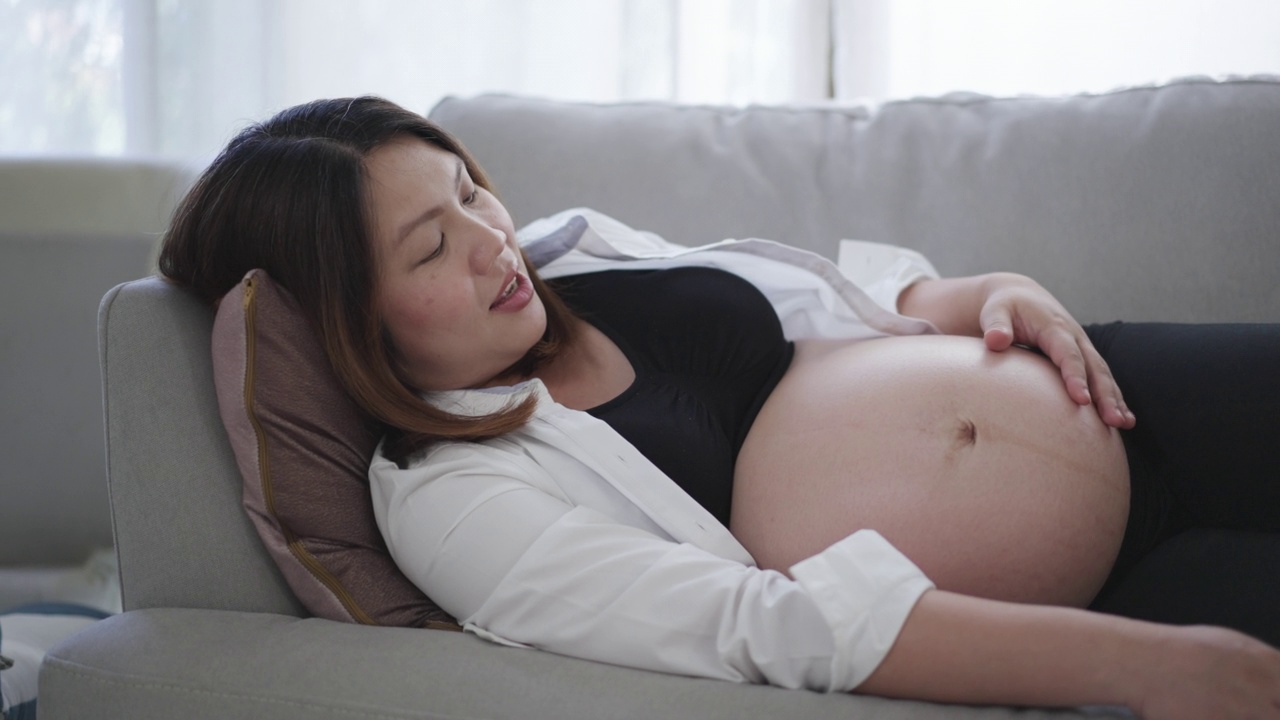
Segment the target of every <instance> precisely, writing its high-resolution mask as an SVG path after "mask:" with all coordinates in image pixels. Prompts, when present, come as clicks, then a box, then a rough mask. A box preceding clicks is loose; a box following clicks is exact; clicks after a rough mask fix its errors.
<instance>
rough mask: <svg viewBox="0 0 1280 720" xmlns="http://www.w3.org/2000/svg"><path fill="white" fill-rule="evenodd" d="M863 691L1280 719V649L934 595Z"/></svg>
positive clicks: (1241, 638)
mask: <svg viewBox="0 0 1280 720" xmlns="http://www.w3.org/2000/svg"><path fill="white" fill-rule="evenodd" d="M858 692H862V693H869V694H875V695H884V696H888V697H901V698H915V699H920V700H933V701H938V702H960V703H982V704H1004V705H1009V704H1014V705H1041V706H1075V705H1124V706H1127V707H1129V708H1131V709H1133V710H1134V711H1136V712H1138V713H1139V714H1140V715H1141V716H1142V717H1144V718H1148V719H1156V718H1183V717H1185V718H1198V717H1268V718H1270V717H1277V716H1280V652H1278V651H1277V650H1276V649H1275V648H1272V647H1270V646H1268V645H1266V644H1264V643H1261V642H1259V641H1257V640H1254V639H1252V638H1249V637H1246V636H1245V635H1242V634H1240V633H1237V632H1235V631H1232V630H1226V629H1223V628H1212V627H1175V626H1171V625H1160V624H1156V623H1148V622H1142V621H1137V620H1130V619H1126V618H1121V617H1116V616H1110V615H1104V614H1101V613H1094V612H1089V611H1086V610H1078V609H1075V608H1065V607H1051V606H1039V605H1023V604H1018V603H1007V602H998V601H993V600H983V599H979V598H973V597H968V596H964V595H957V594H955V593H949V592H944V591H940V590H932V591H929V592H926V593H925V594H924V595H923V596H921V598H920V601H919V602H918V603H917V605H916V607H915V609H913V610H912V613H911V615H910V616H909V617H908V618H907V622H906V624H905V625H903V627H902V630H901V632H900V634H899V635H898V638H897V640H896V641H895V643H894V645H893V648H892V649H891V650H890V651H889V654H888V655H887V656H886V657H885V659H884V661H883V662H882V663H881V664H880V666H879V667H878V668H877V669H876V671H875V672H874V673H872V674H871V676H870V677H869V678H867V680H866V681H865V682H863V683H862V685H860V686H859V687H858Z"/></svg>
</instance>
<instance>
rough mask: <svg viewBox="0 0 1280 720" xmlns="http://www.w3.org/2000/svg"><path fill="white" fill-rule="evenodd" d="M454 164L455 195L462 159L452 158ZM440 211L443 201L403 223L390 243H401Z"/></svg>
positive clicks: (458, 185)
mask: <svg viewBox="0 0 1280 720" xmlns="http://www.w3.org/2000/svg"><path fill="white" fill-rule="evenodd" d="M454 164H455V168H454V171H453V192H454V194H455V195H456V194H457V192H458V188H459V187H461V186H462V159H461V158H454ZM442 212H444V203H441V204H439V205H436V206H435V207H433V208H431V209H430V210H427V211H426V212H424V213H422V214H421V215H419V216H417V217H415V218H413V219H412V220H410V221H409V222H407V223H405V224H404V226H403V227H401V228H400V231H399V232H397V233H396V239H395V241H394V242H393V243H392V245H393V246H394V247H398V246H399V245H400V244H401V243H403V242H404V239H405V238H407V237H409V233H411V232H413V229H414V228H416V227H418V226H419V225H421V224H423V223H425V222H430V221H432V220H434V219H436V218H437V217H440V213H442Z"/></svg>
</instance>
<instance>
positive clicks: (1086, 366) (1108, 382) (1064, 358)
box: [1040, 323, 1137, 429]
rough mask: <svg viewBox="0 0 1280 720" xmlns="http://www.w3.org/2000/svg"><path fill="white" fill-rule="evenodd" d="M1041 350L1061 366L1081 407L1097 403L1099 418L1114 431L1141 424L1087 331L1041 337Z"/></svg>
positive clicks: (1059, 330) (1064, 379)
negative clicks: (1114, 429)
mask: <svg viewBox="0 0 1280 720" xmlns="http://www.w3.org/2000/svg"><path fill="white" fill-rule="evenodd" d="M1072 324H1073V325H1074V323H1072ZM1073 330H1074V331H1073ZM1040 349H1041V350H1043V351H1044V352H1045V354H1046V355H1048V356H1049V358H1050V359H1051V360H1052V361H1053V363H1054V364H1055V365H1057V366H1058V369H1059V371H1060V372H1061V373H1062V382H1063V384H1064V385H1065V386H1066V389H1067V395H1068V396H1070V397H1071V399H1072V400H1074V401H1075V402H1077V403H1078V404H1080V405H1088V404H1090V403H1093V405H1094V407H1095V408H1096V409H1097V412H1098V417H1100V418H1102V421H1103V422H1104V423H1106V424H1107V425H1110V426H1111V427H1114V428H1120V429H1128V428H1131V427H1133V426H1134V425H1135V424H1136V423H1137V419H1136V418H1135V417H1134V415H1133V412H1132V411H1130V410H1129V407H1128V406H1127V405H1126V404H1125V402H1124V396H1123V394H1122V393H1121V392H1120V386H1119V384H1117V383H1116V380H1115V376H1113V375H1112V374H1111V368H1110V367H1108V366H1107V362H1106V361H1105V360H1103V359H1102V355H1100V354H1099V353H1098V351H1097V349H1096V348H1094V347H1093V343H1091V342H1090V341H1089V338H1088V336H1087V335H1085V334H1084V330H1083V329H1080V328H1078V326H1077V327H1076V328H1073V329H1068V328H1067V327H1058V328H1056V329H1054V330H1050V331H1046V332H1044V333H1043V334H1042V335H1041V338H1040Z"/></svg>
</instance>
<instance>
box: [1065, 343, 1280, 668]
mask: <svg viewBox="0 0 1280 720" xmlns="http://www.w3.org/2000/svg"><path fill="white" fill-rule="evenodd" d="M1085 329H1086V330H1087V331H1088V333H1089V337H1090V339H1092V341H1093V344H1094V346H1095V347H1097V348H1098V351H1099V352H1100V353H1101V354H1102V357H1103V358H1104V359H1105V360H1106V361H1107V364H1108V366H1109V367H1110V368H1111V372H1112V373H1113V374H1114V375H1115V378H1116V381H1117V382H1118V383H1119V384H1120V389H1121V390H1122V391H1123V392H1124V396H1125V402H1126V403H1128V405H1129V407H1130V408H1132V409H1133V411H1134V413H1135V414H1136V415H1137V417H1138V423H1137V425H1136V426H1135V427H1134V428H1133V429H1131V430H1125V431H1123V433H1122V435H1123V436H1124V440H1125V449H1126V452H1127V454H1128V457H1129V467H1130V473H1129V477H1130V503H1129V520H1128V524H1127V527H1126V529H1125V538H1124V544H1123V545H1122V546H1121V549H1120V556H1119V558H1118V559H1117V560H1116V563H1115V567H1114V568H1113V570H1112V571H1111V576H1110V578H1109V579H1108V581H1107V584H1106V585H1105V586H1104V587H1103V589H1102V591H1101V592H1100V593H1099V595H1098V597H1097V598H1096V599H1095V600H1094V603H1093V608H1094V609H1097V610H1102V611H1104V612H1112V613H1116V614H1119V615H1126V616H1130V617H1136V618H1140V619H1144V620H1153V621H1156V622H1168V623H1175V624H1188V623H1209V624H1215V625H1224V626H1226V627H1231V628H1235V629H1237V630H1240V631H1242V632H1246V633H1248V634H1250V635H1253V636H1254V637H1257V638H1260V639H1262V640H1264V641H1266V642H1268V643H1270V644H1272V645H1275V646H1277V647H1280V613H1277V611H1276V609H1277V608H1280V446H1277V444H1276V443H1275V436H1276V431H1277V430H1278V429H1280V373H1277V372H1276V368H1277V367H1280V324H1254V323H1230V324H1181V323H1124V322H1117V323H1110V324H1107V325H1091V326H1088V327H1086V328H1085Z"/></svg>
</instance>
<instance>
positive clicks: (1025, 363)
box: [731, 336, 1129, 606]
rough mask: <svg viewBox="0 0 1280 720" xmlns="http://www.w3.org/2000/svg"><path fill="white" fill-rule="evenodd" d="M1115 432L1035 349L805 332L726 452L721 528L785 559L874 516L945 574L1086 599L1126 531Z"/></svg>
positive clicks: (912, 553)
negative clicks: (727, 518) (727, 482)
mask: <svg viewBox="0 0 1280 720" xmlns="http://www.w3.org/2000/svg"><path fill="white" fill-rule="evenodd" d="M1128 480H1129V475H1128V466H1127V464H1126V460H1125V454H1124V448H1123V446H1122V444H1121V441H1120V437H1119V434H1118V433H1117V432H1116V431H1115V430H1114V429H1111V428H1108V427H1107V426H1106V425H1104V424H1103V423H1102V421H1101V420H1100V419H1099V418H1098V415H1097V412H1096V410H1095V409H1094V408H1093V407H1091V406H1084V407H1082V406H1079V405H1077V404H1076V403H1075V402H1073V401H1072V400H1071V399H1070V398H1069V397H1067V394H1066V390H1065V388H1064V387H1063V384H1062V379H1061V376H1060V375H1059V373H1058V370H1057V368H1056V367H1054V366H1053V365H1052V364H1051V363H1050V362H1049V361H1048V360H1046V359H1044V358H1043V357H1041V356H1040V355H1037V354H1035V353H1032V352H1029V351H1025V350H1021V349H1018V348H1011V349H1010V350H1008V351H1006V352H1003V353H993V352H990V351H988V350H987V349H986V348H985V346H984V345H983V343H982V341H981V340H979V339H976V338H964V337H955V336H919V337H915V336H913V337H889V338H880V339H876V340H864V341H860V342H825V341H823V342H818V341H807V342H802V343H797V347H796V355H795V359H794V361H793V362H792V365H791V367H790V368H789V369H788V371H787V374H786V375H785V376H784V377H783V379H782V381H781V382H780V383H779V384H778V386H777V388H776V389H775V390H774V391H773V393H772V394H771V395H770V396H769V399H768V401H767V402H766V403H765V405H764V407H763V408H762V409H761V411H760V414H759V415H758V416H757V418H756V420H755V423H754V424H753V425H752V427H751V431H750V433H749V434H748V435H747V439H746V441H745V443H744V444H743V447H742V451H741V452H740V454H739V456H738V461H737V466H736V467H735V476H734V492H733V513H732V520H731V529H732V530H733V533H734V535H735V536H737V537H738V539H739V540H740V541H741V542H742V543H743V545H745V546H746V548H747V550H749V551H750V552H751V553H752V555H753V556H755V558H756V561H757V562H758V563H759V564H760V565H761V566H762V567H769V568H775V569H778V570H782V571H784V572H785V571H786V570H787V568H789V567H790V566H791V565H792V564H794V563H795V562H797V561H799V560H802V559H804V558H806V557H809V556H810V555H813V554H815V553H817V552H819V551H821V550H823V549H824V548H826V547H827V546H829V545H831V544H832V543H834V542H836V541H838V540H840V539H841V538H844V537H846V536H847V535H849V534H851V533H853V532H855V531H857V530H860V529H863V528H871V529H874V530H876V531H878V532H879V533H880V534H882V535H884V536H885V538H886V539H888V540H889V542H891V543H892V544H893V545H894V546H895V547H897V548H898V550H900V551H901V552H902V553H903V554H905V555H906V556H907V557H908V558H910V559H911V560H912V561H913V562H915V563H916V564H917V565H918V566H919V567H920V569H921V570H923V571H924V573H925V574H926V575H928V576H929V578H930V579H931V580H933V581H934V582H935V583H936V584H937V585H938V587H939V588H941V589H944V590H953V591H955V592H960V593H965V594H969V595H977V596H981V597H989V598H996V599H1003V600H1013V601H1022V602H1037V603H1051V604H1065V605H1075V606H1084V605H1086V604H1088V602H1089V601H1090V600H1091V599H1092V598H1093V596H1094V595H1095V594H1096V593H1097V591H1098V589H1099V588H1100V587H1101V586H1102V583H1103V581H1104V580H1105V579H1106V576H1107V574H1108V572H1109V571H1110V568H1111V565H1112V563H1113V562H1114V561H1115V557H1116V554H1117V552H1118V551H1119V548H1120V541H1121V538H1122V537H1123V534H1124V527H1125V521H1126V518H1127V516H1128V506H1129V485H1128Z"/></svg>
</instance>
